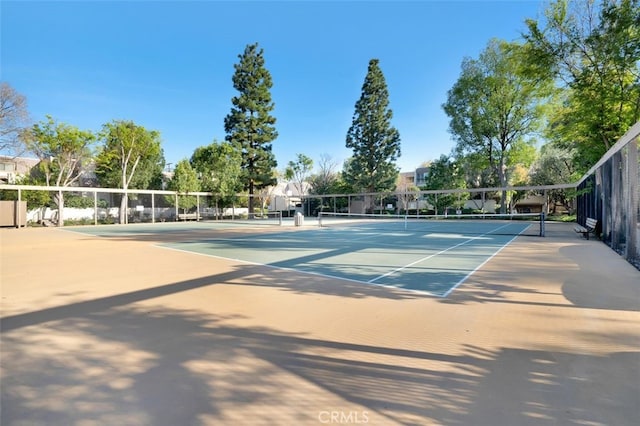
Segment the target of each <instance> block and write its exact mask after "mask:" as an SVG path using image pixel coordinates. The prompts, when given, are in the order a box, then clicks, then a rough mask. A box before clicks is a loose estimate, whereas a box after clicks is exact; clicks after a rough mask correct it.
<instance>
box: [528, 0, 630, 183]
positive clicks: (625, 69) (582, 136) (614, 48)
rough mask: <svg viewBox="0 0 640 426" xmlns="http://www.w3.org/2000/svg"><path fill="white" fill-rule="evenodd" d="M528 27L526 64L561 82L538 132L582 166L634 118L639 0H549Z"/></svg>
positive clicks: (591, 161) (596, 156)
mask: <svg viewBox="0 0 640 426" xmlns="http://www.w3.org/2000/svg"><path fill="white" fill-rule="evenodd" d="M527 27H528V31H527V33H526V34H524V37H525V40H526V46H527V59H528V60H527V64H528V66H529V69H530V70H532V71H533V73H535V74H537V75H538V76H548V77H551V78H554V79H555V80H556V82H557V84H558V86H559V87H560V88H562V89H564V90H563V92H562V97H561V100H560V102H559V103H558V104H557V105H556V107H555V109H554V111H553V114H552V115H551V117H550V120H549V121H550V125H549V127H548V131H547V132H546V135H545V136H546V137H547V139H548V140H550V141H554V142H557V143H559V144H561V145H562V146H563V147H564V148H566V149H568V150H569V151H572V150H574V149H575V150H574V152H575V154H576V156H575V158H574V162H575V163H576V165H577V166H578V168H579V170H580V171H581V172H585V171H586V170H588V169H589V168H590V167H591V166H592V165H593V164H594V163H596V162H597V160H598V159H599V158H600V157H601V156H602V155H603V154H604V153H605V152H606V151H607V150H608V149H609V148H610V147H611V146H612V145H613V144H614V143H615V142H616V140H618V138H620V137H621V136H622V135H623V134H624V133H625V132H626V131H627V130H628V129H629V128H630V127H631V126H632V125H633V124H634V123H635V122H637V121H638V119H640V77H639V76H640V66H639V64H640V2H639V1H638V0H602V1H600V2H597V1H595V0H588V1H569V0H555V1H553V2H552V3H551V4H549V6H548V7H547V9H546V10H545V20H544V21H541V22H538V21H536V20H528V21H527Z"/></svg>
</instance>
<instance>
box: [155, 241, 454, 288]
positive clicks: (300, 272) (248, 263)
mask: <svg viewBox="0 0 640 426" xmlns="http://www.w3.org/2000/svg"><path fill="white" fill-rule="evenodd" d="M153 246H154V247H157V248H161V249H165V250H173V251H177V252H181V253H187V254H196V255H199V256H205V257H213V258H215V259H222V260H230V261H234V262H237V263H243V264H245V265H254V266H263V267H265V268H269V269H276V270H281V271H290V272H296V273H299V274H305V275H313V276H316V277H322V278H330V279H333V280H343V281H349V282H353V283H356V284H362V285H363V286H371V285H375V286H377V287H384V288H387V289H391V290H397V291H403V292H407V293H416V294H421V295H426V296H431V297H444V296H442V295H440V294H437V293H432V292H429V291H426V290H416V289H412V288H403V287H396V286H393V285H388V284H377V283H369V282H367V281H361V280H356V279H353V278H345V277H338V276H335V275H329V274H322V273H320V272H312V271H302V270H300V269H294V268H287V267H284V266H274V265H268V264H265V263H259V262H251V261H249V260H243V259H236V258H233V257H224V256H218V255H215V254H207V253H199V252H197V251H191V250H184V249H179V248H176V247H169V246H165V245H161V244H154V245H153Z"/></svg>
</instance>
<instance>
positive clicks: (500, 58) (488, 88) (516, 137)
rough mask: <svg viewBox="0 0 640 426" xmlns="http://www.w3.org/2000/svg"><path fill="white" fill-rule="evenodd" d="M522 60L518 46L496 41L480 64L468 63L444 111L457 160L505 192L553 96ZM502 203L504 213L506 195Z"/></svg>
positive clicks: (450, 94)
mask: <svg viewBox="0 0 640 426" xmlns="http://www.w3.org/2000/svg"><path fill="white" fill-rule="evenodd" d="M521 58H522V50H521V49H520V47H519V46H518V45H517V44H513V43H507V42H504V41H499V40H491V41H490V42H489V44H488V46H487V47H486V49H485V50H484V51H483V52H482V53H481V54H480V57H479V58H478V59H470V58H466V59H465V60H464V61H463V63H462V72H461V75H460V77H459V78H458V81H457V82H456V83H455V84H454V86H453V88H452V89H451V90H449V92H448V97H447V102H446V103H445V104H444V105H443V108H444V110H445V112H446V113H447V115H448V116H449V118H450V123H449V129H450V131H451V134H452V135H453V137H454V138H455V140H456V147H455V150H456V153H457V155H458V156H459V157H465V156H469V155H471V156H472V157H471V158H472V159H473V162H472V163H475V164H476V165H478V164H481V165H482V166H483V167H484V168H485V170H489V171H490V172H491V174H492V177H495V180H496V181H497V183H498V184H499V186H501V187H505V186H507V184H508V180H509V168H510V167H512V166H514V165H516V164H518V163H520V162H521V161H522V159H521V158H520V156H519V155H518V154H520V153H523V152H531V150H528V151H527V150H525V149H524V148H523V144H524V145H531V146H532V145H533V144H534V143H535V140H534V139H533V135H535V133H536V131H538V129H539V127H540V125H541V120H542V118H543V113H544V109H543V107H542V103H541V99H543V98H544V97H546V96H548V95H549V93H550V90H549V87H548V86H549V84H548V81H547V80H545V79H530V78H528V77H527V76H526V74H525V73H524V71H523V67H522V65H521V64H522V59H521ZM502 199H503V202H502V203H501V212H502V213H504V212H505V211H506V192H505V191H503V196H502Z"/></svg>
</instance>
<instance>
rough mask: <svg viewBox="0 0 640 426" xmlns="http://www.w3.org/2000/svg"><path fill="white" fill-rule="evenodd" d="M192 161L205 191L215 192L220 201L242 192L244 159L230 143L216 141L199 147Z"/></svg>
mask: <svg viewBox="0 0 640 426" xmlns="http://www.w3.org/2000/svg"><path fill="white" fill-rule="evenodd" d="M190 161H191V166H192V167H193V168H194V170H195V171H196V173H197V175H198V177H199V178H200V185H201V187H202V190H203V191H207V192H213V193H214V194H216V196H217V197H218V198H219V199H221V200H226V199H229V198H230V197H233V196H234V195H235V194H237V193H238V192H240V191H241V190H242V182H241V180H240V178H241V173H242V157H241V154H240V152H239V151H238V150H237V149H234V147H233V145H231V144H230V143H229V142H220V143H218V142H216V141H214V142H213V143H212V144H210V145H208V146H204V147H198V148H196V150H195V151H194V153H193V155H192V156H191V160H190ZM218 198H216V200H217V199H218Z"/></svg>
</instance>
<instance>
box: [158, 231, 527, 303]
mask: <svg viewBox="0 0 640 426" xmlns="http://www.w3.org/2000/svg"><path fill="white" fill-rule="evenodd" d="M518 226H519V227H521V228H523V227H526V225H525V224H518ZM514 238H515V237H514V235H493V234H491V233H484V234H462V233H436V232H424V231H411V230H362V229H324V228H315V229H304V230H299V231H297V232H278V233H270V234H262V235H259V234H255V235H245V236H238V237H233V238H212V239H206V240H199V239H194V240H191V241H180V242H172V243H166V244H162V246H163V247H167V248H171V249H176V250H182V251H188V252H194V253H199V254H202V255H209V256H215V257H221V258H226V259H233V260H238V261H241V262H247V263H254V264H261V265H268V266H271V267H274V268H281V269H290V270H294V271H299V272H304V273H310V274H317V275H322V276H327V277H333V278H339V279H345V280H351V281H357V282H361V283H367V284H375V285H381V286H389V287H394V288H400V289H404V290H410V291H418V292H423V293H428V294H430V295H434V296H441V297H446V296H447V295H448V294H449V293H450V292H451V291H452V290H453V289H455V288H456V287H457V286H459V285H460V284H461V283H462V282H463V281H464V280H465V279H466V278H467V277H468V276H469V275H470V274H471V273H473V272H474V271H475V270H476V269H478V268H479V267H480V266H481V265H483V264H484V263H485V262H486V261H487V260H488V259H490V258H491V257H493V256H494V255H495V254H496V253H497V252H499V251H500V250H501V249H502V248H504V247H505V246H506V245H507V244H509V242H511V241H512V240H513V239H514Z"/></svg>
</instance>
